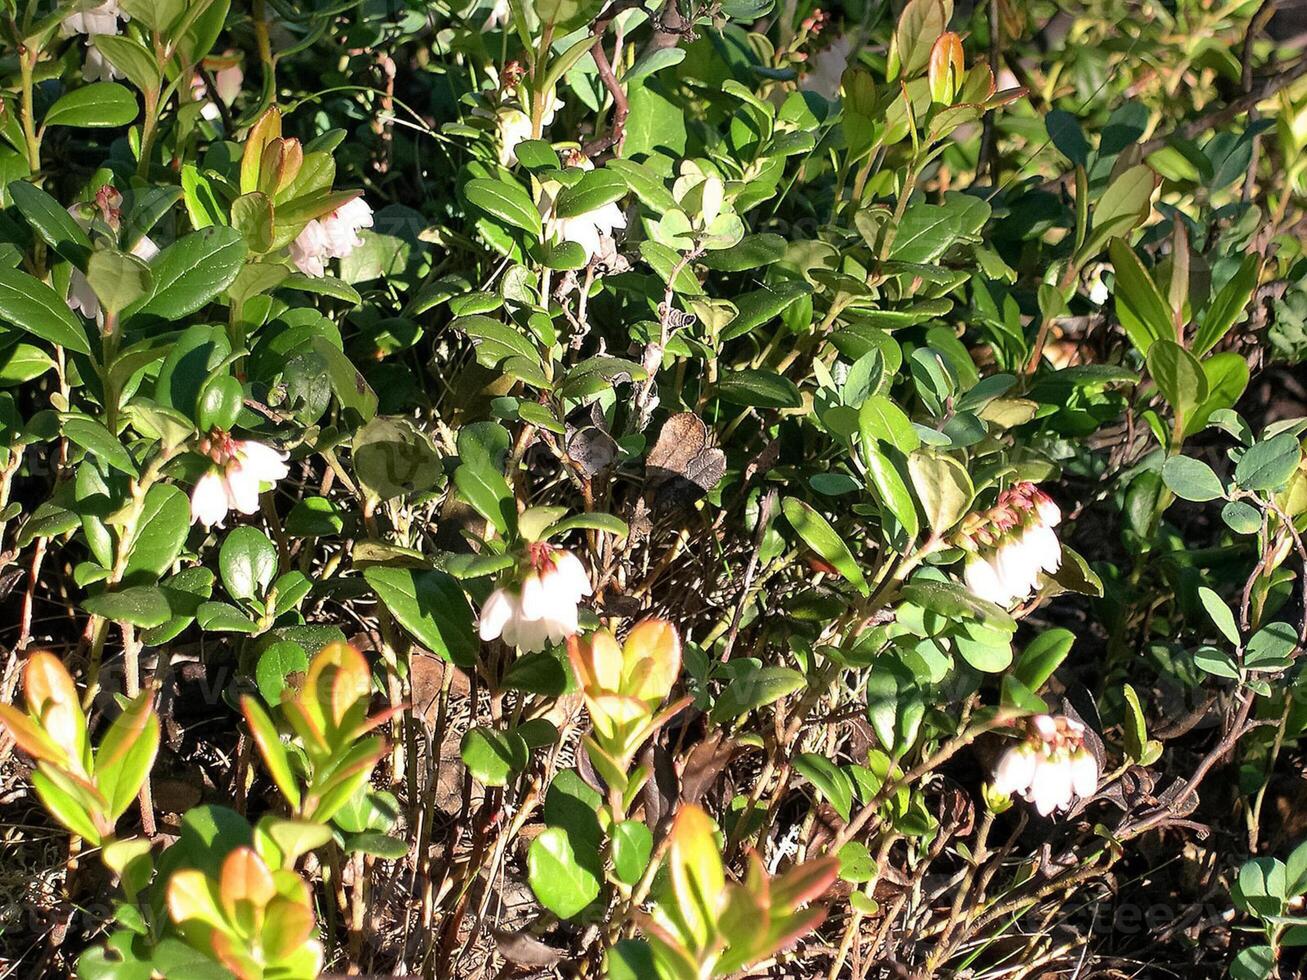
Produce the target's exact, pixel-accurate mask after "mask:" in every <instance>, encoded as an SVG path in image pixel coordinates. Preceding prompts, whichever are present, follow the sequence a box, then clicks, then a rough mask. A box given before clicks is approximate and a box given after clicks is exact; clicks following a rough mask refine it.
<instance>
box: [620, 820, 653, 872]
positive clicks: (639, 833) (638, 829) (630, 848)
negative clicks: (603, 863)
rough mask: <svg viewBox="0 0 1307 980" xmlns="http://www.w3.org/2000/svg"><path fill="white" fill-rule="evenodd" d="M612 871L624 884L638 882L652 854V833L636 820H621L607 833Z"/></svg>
mask: <svg viewBox="0 0 1307 980" xmlns="http://www.w3.org/2000/svg"><path fill="white" fill-rule="evenodd" d="M609 842H610V847H611V852H610V853H611V855H612V858H613V872H614V873H615V874H616V875H617V880H618V881H620V882H622V883H623V884H625V885H635V884H638V883H639V881H640V879H641V877H643V876H644V872H645V869H646V868H648V867H649V857H650V855H652V854H653V833H652V832H651V831H650V830H649V828H648V827H646V826H645V825H644V824H642V823H640V822H639V821H636V820H623V821H622V822H621V823H619V824H617V825H616V826H614V827H613V830H612V833H611V834H610V835H609Z"/></svg>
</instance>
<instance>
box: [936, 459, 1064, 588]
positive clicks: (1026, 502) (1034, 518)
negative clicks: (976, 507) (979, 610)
mask: <svg viewBox="0 0 1307 980" xmlns="http://www.w3.org/2000/svg"><path fill="white" fill-rule="evenodd" d="M1061 520H1062V512H1061V511H1060V510H1058V507H1057V504H1055V503H1054V502H1053V499H1052V498H1051V497H1050V496H1049V495H1048V494H1046V493H1044V491H1042V490H1040V489H1039V488H1038V487H1036V486H1035V485H1034V484H1033V483H1020V484H1017V485H1016V486H1014V487H1011V488H1009V489H1008V490H1005V491H1004V492H1003V493H1002V494H1001V495H1000V496H999V499H998V503H997V504H995V505H994V507H992V508H991V509H990V510H989V511H987V512H986V513H984V514H980V515H977V516H976V518H975V519H974V520H973V521H971V522H970V523H969V525H968V526H967V527H964V529H963V533H962V535H961V536H960V539H959V544H960V545H961V546H962V547H963V548H965V549H966V550H967V552H968V555H967V560H966V564H965V565H964V566H963V570H962V577H963V579H964V580H965V581H966V583H967V588H969V589H970V590H971V591H972V592H973V593H974V594H975V595H977V596H979V597H980V598H982V599H987V600H989V601H990V602H994V603H997V604H998V605H1000V606H1007V607H1010V606H1014V605H1016V604H1017V603H1020V602H1024V601H1025V600H1026V599H1028V598H1030V596H1031V595H1033V594H1034V593H1035V592H1036V591H1037V590H1038V589H1039V588H1040V586H1041V585H1042V579H1043V576H1044V575H1045V574H1052V573H1053V572H1056V571H1057V570H1058V568H1060V567H1061V565H1062V545H1061V542H1059V541H1058V539H1057V534H1056V532H1055V531H1054V530H1053V528H1055V527H1057V525H1058V524H1059V523H1060V522H1061Z"/></svg>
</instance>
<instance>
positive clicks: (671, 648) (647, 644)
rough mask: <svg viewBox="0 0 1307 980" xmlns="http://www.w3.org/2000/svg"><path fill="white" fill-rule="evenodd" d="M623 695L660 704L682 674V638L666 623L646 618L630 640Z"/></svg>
mask: <svg viewBox="0 0 1307 980" xmlns="http://www.w3.org/2000/svg"><path fill="white" fill-rule="evenodd" d="M622 653H623V661H624V662H623V670H622V687H621V689H622V693H624V694H629V695H631V696H632V697H637V698H640V699H641V700H642V701H647V702H653V703H657V702H658V701H661V700H662V699H663V698H665V697H667V695H668V693H669V692H670V691H671V689H672V685H674V684H675V683H676V678H677V677H678V676H679V675H680V673H681V638H680V636H679V635H678V634H677V632H676V627H675V626H673V625H672V624H671V623H669V622H667V621H666V620H662V619H646V620H644V621H643V622H641V623H637V624H636V626H635V628H634V629H632V630H631V632H630V634H629V635H628V636H627V637H626V644H625V645H624V647H623V650H622Z"/></svg>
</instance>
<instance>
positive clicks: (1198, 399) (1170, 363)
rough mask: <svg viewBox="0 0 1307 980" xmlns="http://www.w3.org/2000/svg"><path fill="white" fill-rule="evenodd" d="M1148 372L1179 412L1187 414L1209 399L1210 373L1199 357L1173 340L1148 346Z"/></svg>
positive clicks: (1160, 341) (1172, 406)
mask: <svg viewBox="0 0 1307 980" xmlns="http://www.w3.org/2000/svg"><path fill="white" fill-rule="evenodd" d="M1147 362H1148V373H1149V374H1150V375H1152V377H1153V380H1154V381H1155V382H1157V387H1158V389H1159V390H1160V391H1161V392H1162V395H1163V396H1164V397H1165V398H1166V400H1167V402H1168V403H1169V404H1170V406H1171V408H1173V409H1174V410H1175V411H1176V413H1178V414H1180V415H1185V416H1187V415H1188V414H1189V413H1190V411H1192V410H1193V409H1194V408H1195V407H1197V406H1198V405H1200V404H1202V402H1203V401H1204V399H1206V398H1207V375H1206V374H1204V373H1203V366H1202V365H1201V364H1199V363H1198V359H1197V358H1196V357H1194V356H1193V355H1192V354H1190V353H1189V352H1188V351H1187V350H1185V349H1184V348H1183V347H1181V346H1180V345H1179V344H1177V343H1176V342H1175V341H1173V340H1156V341H1154V342H1153V344H1152V345H1151V346H1150V347H1149V348H1148V357H1147Z"/></svg>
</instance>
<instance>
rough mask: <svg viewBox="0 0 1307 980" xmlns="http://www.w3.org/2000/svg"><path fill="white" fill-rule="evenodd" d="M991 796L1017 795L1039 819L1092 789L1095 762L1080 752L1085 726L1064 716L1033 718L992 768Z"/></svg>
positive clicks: (1094, 788) (1085, 751) (1084, 751)
mask: <svg viewBox="0 0 1307 980" xmlns="http://www.w3.org/2000/svg"><path fill="white" fill-rule="evenodd" d="M993 788H994V791H995V792H997V793H999V794H1001V795H1003V796H1022V797H1024V798H1025V799H1026V800H1027V801H1029V802H1031V803H1033V804H1034V805H1035V809H1036V810H1038V811H1039V813H1040V815H1041V816H1045V817H1046V816H1048V815H1049V814H1050V813H1052V812H1054V811H1055V810H1065V809H1068V808H1069V807H1070V806H1071V802H1072V801H1073V800H1074V799H1075V798H1077V797H1079V798H1080V799H1088V798H1090V797H1091V796H1093V795H1094V793H1095V792H1096V791H1097V789H1098V761H1097V760H1096V759H1095V758H1094V756H1093V754H1092V753H1091V752H1090V751H1089V750H1088V749H1087V748H1086V747H1085V726H1084V725H1082V724H1081V723H1080V722H1078V721H1076V720H1075V719H1074V718H1067V717H1066V716H1065V715H1056V716H1053V715H1036V716H1035V717H1033V718H1031V719H1030V720H1029V722H1028V724H1027V729H1026V736H1025V738H1023V739H1022V741H1021V742H1019V743H1017V744H1016V745H1014V746H1012V747H1011V748H1009V749H1008V750H1007V751H1006V752H1004V753H1003V755H1002V757H1001V758H1000V759H999V761H998V765H997V766H995V768H994V781H993Z"/></svg>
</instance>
